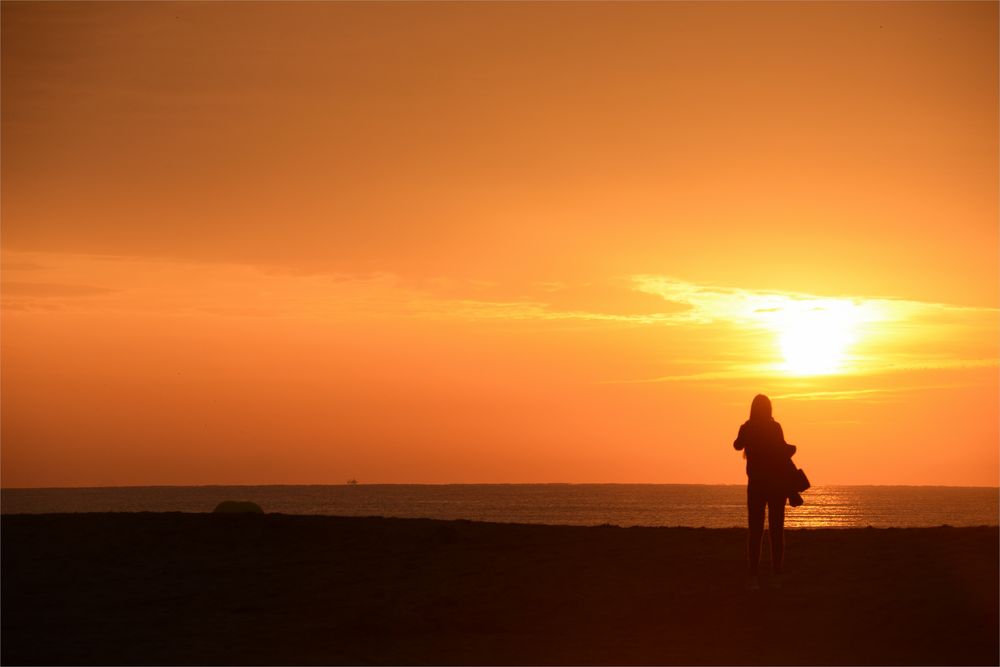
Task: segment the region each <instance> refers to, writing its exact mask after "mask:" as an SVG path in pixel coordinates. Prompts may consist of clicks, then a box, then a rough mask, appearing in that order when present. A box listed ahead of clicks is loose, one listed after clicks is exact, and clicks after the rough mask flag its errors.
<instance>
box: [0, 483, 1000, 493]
mask: <svg viewBox="0 0 1000 667" xmlns="http://www.w3.org/2000/svg"><path fill="white" fill-rule="evenodd" d="M326 486H335V487H340V486H435V487H442V486H715V487H718V486H733V487H740V486H746V482H737V483H733V482H729V483H724V482H356V483H353V484H352V483H350V482H311V483H305V484H297V483H285V482H276V483H267V484H221V483H220V484H105V485H81V486H3V485H0V491H56V490H74V491H79V490H86V489H218V488H290V487H297V488H315V487H326ZM816 487H840V488H903V489H998V490H1000V484H993V485H991V484H849V483H848V484H838V483H830V484H814V485H813V488H816Z"/></svg>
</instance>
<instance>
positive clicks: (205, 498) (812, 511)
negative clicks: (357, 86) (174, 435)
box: [0, 484, 1000, 528]
mask: <svg viewBox="0 0 1000 667" xmlns="http://www.w3.org/2000/svg"><path fill="white" fill-rule="evenodd" d="M803 495H804V498H805V501H806V504H805V505H803V506H802V507H798V508H794V509H793V508H787V509H786V517H787V519H786V525H788V526H790V527H809V526H815V527H819V526H832V527H852V526H862V527H863V526H869V525H870V526H875V527H887V526H898V527H910V526H939V525H942V524H950V525H953V526H974V525H984V524H988V525H997V523H998V513H1000V511H998V506H1000V490H998V489H996V488H982V487H927V486H824V487H814V488H812V489H810V490H809V491H807V492H806V493H805V494H803ZM223 500H252V501H254V502H256V503H258V504H259V505H260V506H261V507H263V508H264V511H265V512H282V513H286V514H336V515H342V516H373V515H379V516H395V517H429V518H435V519H474V520H479V521H512V522H518V523H550V524H574V525H597V524H603V523H610V524H616V525H620V526H633V525H642V526H706V527H711V528H722V527H728V526H743V525H744V524H745V521H746V518H745V517H746V504H745V503H746V489H745V487H743V486H721V485H720V486H709V485H687V484H454V485H418V484H359V485H357V486H347V485H339V486H153V487H107V488H91V489H3V490H2V491H0V512H3V513H5V514H9V513H39V512H210V511H212V508H213V507H215V505H216V504H217V503H219V502H221V501H223Z"/></svg>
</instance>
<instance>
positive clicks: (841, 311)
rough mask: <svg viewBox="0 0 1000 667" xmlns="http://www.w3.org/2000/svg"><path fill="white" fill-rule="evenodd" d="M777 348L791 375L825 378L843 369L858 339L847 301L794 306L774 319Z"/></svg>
mask: <svg viewBox="0 0 1000 667" xmlns="http://www.w3.org/2000/svg"><path fill="white" fill-rule="evenodd" d="M775 319H776V321H775V322H774V324H775V328H776V330H777V333H778V345H779V347H780V348H781V354H782V356H783V357H784V360H785V363H784V365H783V366H782V370H784V371H785V372H787V373H790V374H792V375H828V374H832V373H837V372H839V371H841V370H842V368H843V366H844V363H845V361H846V358H847V351H848V348H849V346H850V345H851V344H852V343H853V342H854V341H855V339H856V338H857V332H856V324H857V316H856V313H855V312H854V309H853V307H852V304H851V303H849V302H846V303H845V302H837V301H832V300H831V301H829V302H823V303H816V302H813V303H810V302H804V303H795V304H790V305H789V306H788V307H786V308H784V309H783V312H781V315H780V316H779V317H778V318H775Z"/></svg>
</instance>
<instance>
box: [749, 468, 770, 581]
mask: <svg viewBox="0 0 1000 667" xmlns="http://www.w3.org/2000/svg"><path fill="white" fill-rule="evenodd" d="M766 504H767V498H766V497H765V496H764V495H763V494H761V493H759V492H758V491H757V489H755V488H754V487H753V486H751V485H749V484H748V485H747V517H748V518H749V528H750V535H749V537H748V538H747V573H748V574H750V575H751V576H757V569H758V566H759V565H760V542H761V539H762V538H763V537H764V506H765V505H766Z"/></svg>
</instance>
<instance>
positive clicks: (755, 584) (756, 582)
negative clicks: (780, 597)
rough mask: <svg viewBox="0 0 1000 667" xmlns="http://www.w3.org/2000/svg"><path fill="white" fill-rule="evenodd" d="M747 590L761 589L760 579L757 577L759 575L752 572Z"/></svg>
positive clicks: (748, 579)
mask: <svg viewBox="0 0 1000 667" xmlns="http://www.w3.org/2000/svg"><path fill="white" fill-rule="evenodd" d="M747 590H748V591H759V590H760V579H758V578H757V575H755V574H751V575H749V576H748V577H747Z"/></svg>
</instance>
